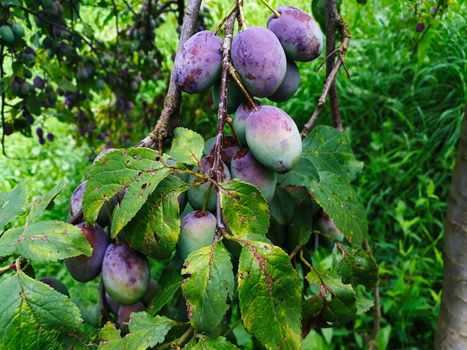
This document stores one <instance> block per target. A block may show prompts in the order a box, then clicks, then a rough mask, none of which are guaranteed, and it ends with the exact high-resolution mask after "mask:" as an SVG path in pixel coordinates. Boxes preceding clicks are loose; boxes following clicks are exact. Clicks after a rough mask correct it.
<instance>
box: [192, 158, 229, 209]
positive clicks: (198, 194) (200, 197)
mask: <svg viewBox="0 0 467 350" xmlns="http://www.w3.org/2000/svg"><path fill="white" fill-rule="evenodd" d="M213 160H214V159H213V157H212V156H206V157H204V158H201V161H200V164H201V168H202V171H200V169H199V168H198V167H197V166H196V167H194V168H193V171H194V172H200V173H203V174H208V173H209V171H210V170H211V168H212V165H213ZM222 165H223V169H224V171H223V179H224V181H230V180H231V177H230V172H229V169H228V168H227V166H226V165H225V164H224V163H222ZM197 181H200V179H199V178H196V177H194V176H191V177H190V181H189V182H190V184H193V183H194V182H197ZM188 201H189V202H190V205H191V206H192V207H193V208H194V209H200V210H201V209H206V210H208V211H214V210H216V187H215V186H214V185H213V184H212V183H211V182H209V181H206V182H205V183H203V184H201V185H197V186H193V187H191V188H190V189H189V190H188Z"/></svg>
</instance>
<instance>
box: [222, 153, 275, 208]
mask: <svg viewBox="0 0 467 350" xmlns="http://www.w3.org/2000/svg"><path fill="white" fill-rule="evenodd" d="M230 170H231V173H232V177H233V178H234V179H235V178H237V179H240V180H243V181H246V182H249V183H251V184H253V185H255V186H256V187H258V188H259V189H260V190H261V192H262V193H263V195H264V197H265V198H266V200H267V201H268V202H269V201H271V199H272V197H273V196H274V192H275V190H276V183H277V176H276V174H275V173H274V172H272V171H271V170H269V169H268V168H266V167H265V166H264V165H262V164H261V163H260V162H258V161H257V160H256V159H255V157H253V154H251V152H250V151H248V150H241V151H240V152H238V153H237V154H236V156H235V157H234V158H233V159H232V164H231V165H230Z"/></svg>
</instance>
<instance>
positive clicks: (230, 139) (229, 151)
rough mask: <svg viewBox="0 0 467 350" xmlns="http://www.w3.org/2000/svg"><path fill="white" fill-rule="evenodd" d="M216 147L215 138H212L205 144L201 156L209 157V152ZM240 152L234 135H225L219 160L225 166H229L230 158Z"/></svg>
mask: <svg viewBox="0 0 467 350" xmlns="http://www.w3.org/2000/svg"><path fill="white" fill-rule="evenodd" d="M215 146H216V137H212V138H210V139H209V140H207V141H206V142H205V145H204V151H203V154H204V155H205V156H209V155H211V152H212V151H213V150H214V147H215ZM239 150H240V145H239V144H238V141H237V139H236V138H235V136H234V135H225V136H224V137H223V140H222V151H221V158H222V161H223V162H224V163H226V164H230V162H231V161H232V158H233V157H234V156H235V155H236V154H237V152H238V151H239Z"/></svg>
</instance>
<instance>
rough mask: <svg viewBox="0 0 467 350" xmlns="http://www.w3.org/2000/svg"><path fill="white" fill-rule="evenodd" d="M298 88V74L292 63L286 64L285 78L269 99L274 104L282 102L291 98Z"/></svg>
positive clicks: (295, 66)
mask: <svg viewBox="0 0 467 350" xmlns="http://www.w3.org/2000/svg"><path fill="white" fill-rule="evenodd" d="M299 86H300V72H299V71H298V67H297V65H296V64H295V62H294V61H288V62H287V71H286V73H285V78H284V81H283V82H282V84H281V85H280V86H279V88H278V89H277V90H276V92H275V93H274V94H272V95H271V96H269V99H270V100H271V101H274V102H284V101H287V100H288V99H289V98H291V97H292V96H293V95H295V93H296V92H297V90H298V87H299Z"/></svg>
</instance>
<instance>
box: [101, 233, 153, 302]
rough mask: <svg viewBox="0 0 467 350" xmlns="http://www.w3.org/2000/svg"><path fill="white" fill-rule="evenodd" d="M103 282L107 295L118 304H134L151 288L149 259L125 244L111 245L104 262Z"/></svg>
mask: <svg viewBox="0 0 467 350" xmlns="http://www.w3.org/2000/svg"><path fill="white" fill-rule="evenodd" d="M102 281H103V282H104V286H105V290H106V291H107V293H109V295H110V296H111V297H112V299H114V300H115V301H116V302H117V303H118V304H120V305H131V304H134V303H136V302H137V301H139V300H141V298H142V297H143V296H144V294H145V293H146V291H147V290H148V287H149V281H150V268H149V262H148V259H147V258H146V256H144V255H143V254H141V253H140V252H138V251H136V250H134V249H132V248H130V247H129V246H128V245H127V244H126V243H124V242H121V243H113V244H110V245H109V246H108V247H107V250H106V251H105V256H104V261H103V262H102Z"/></svg>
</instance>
